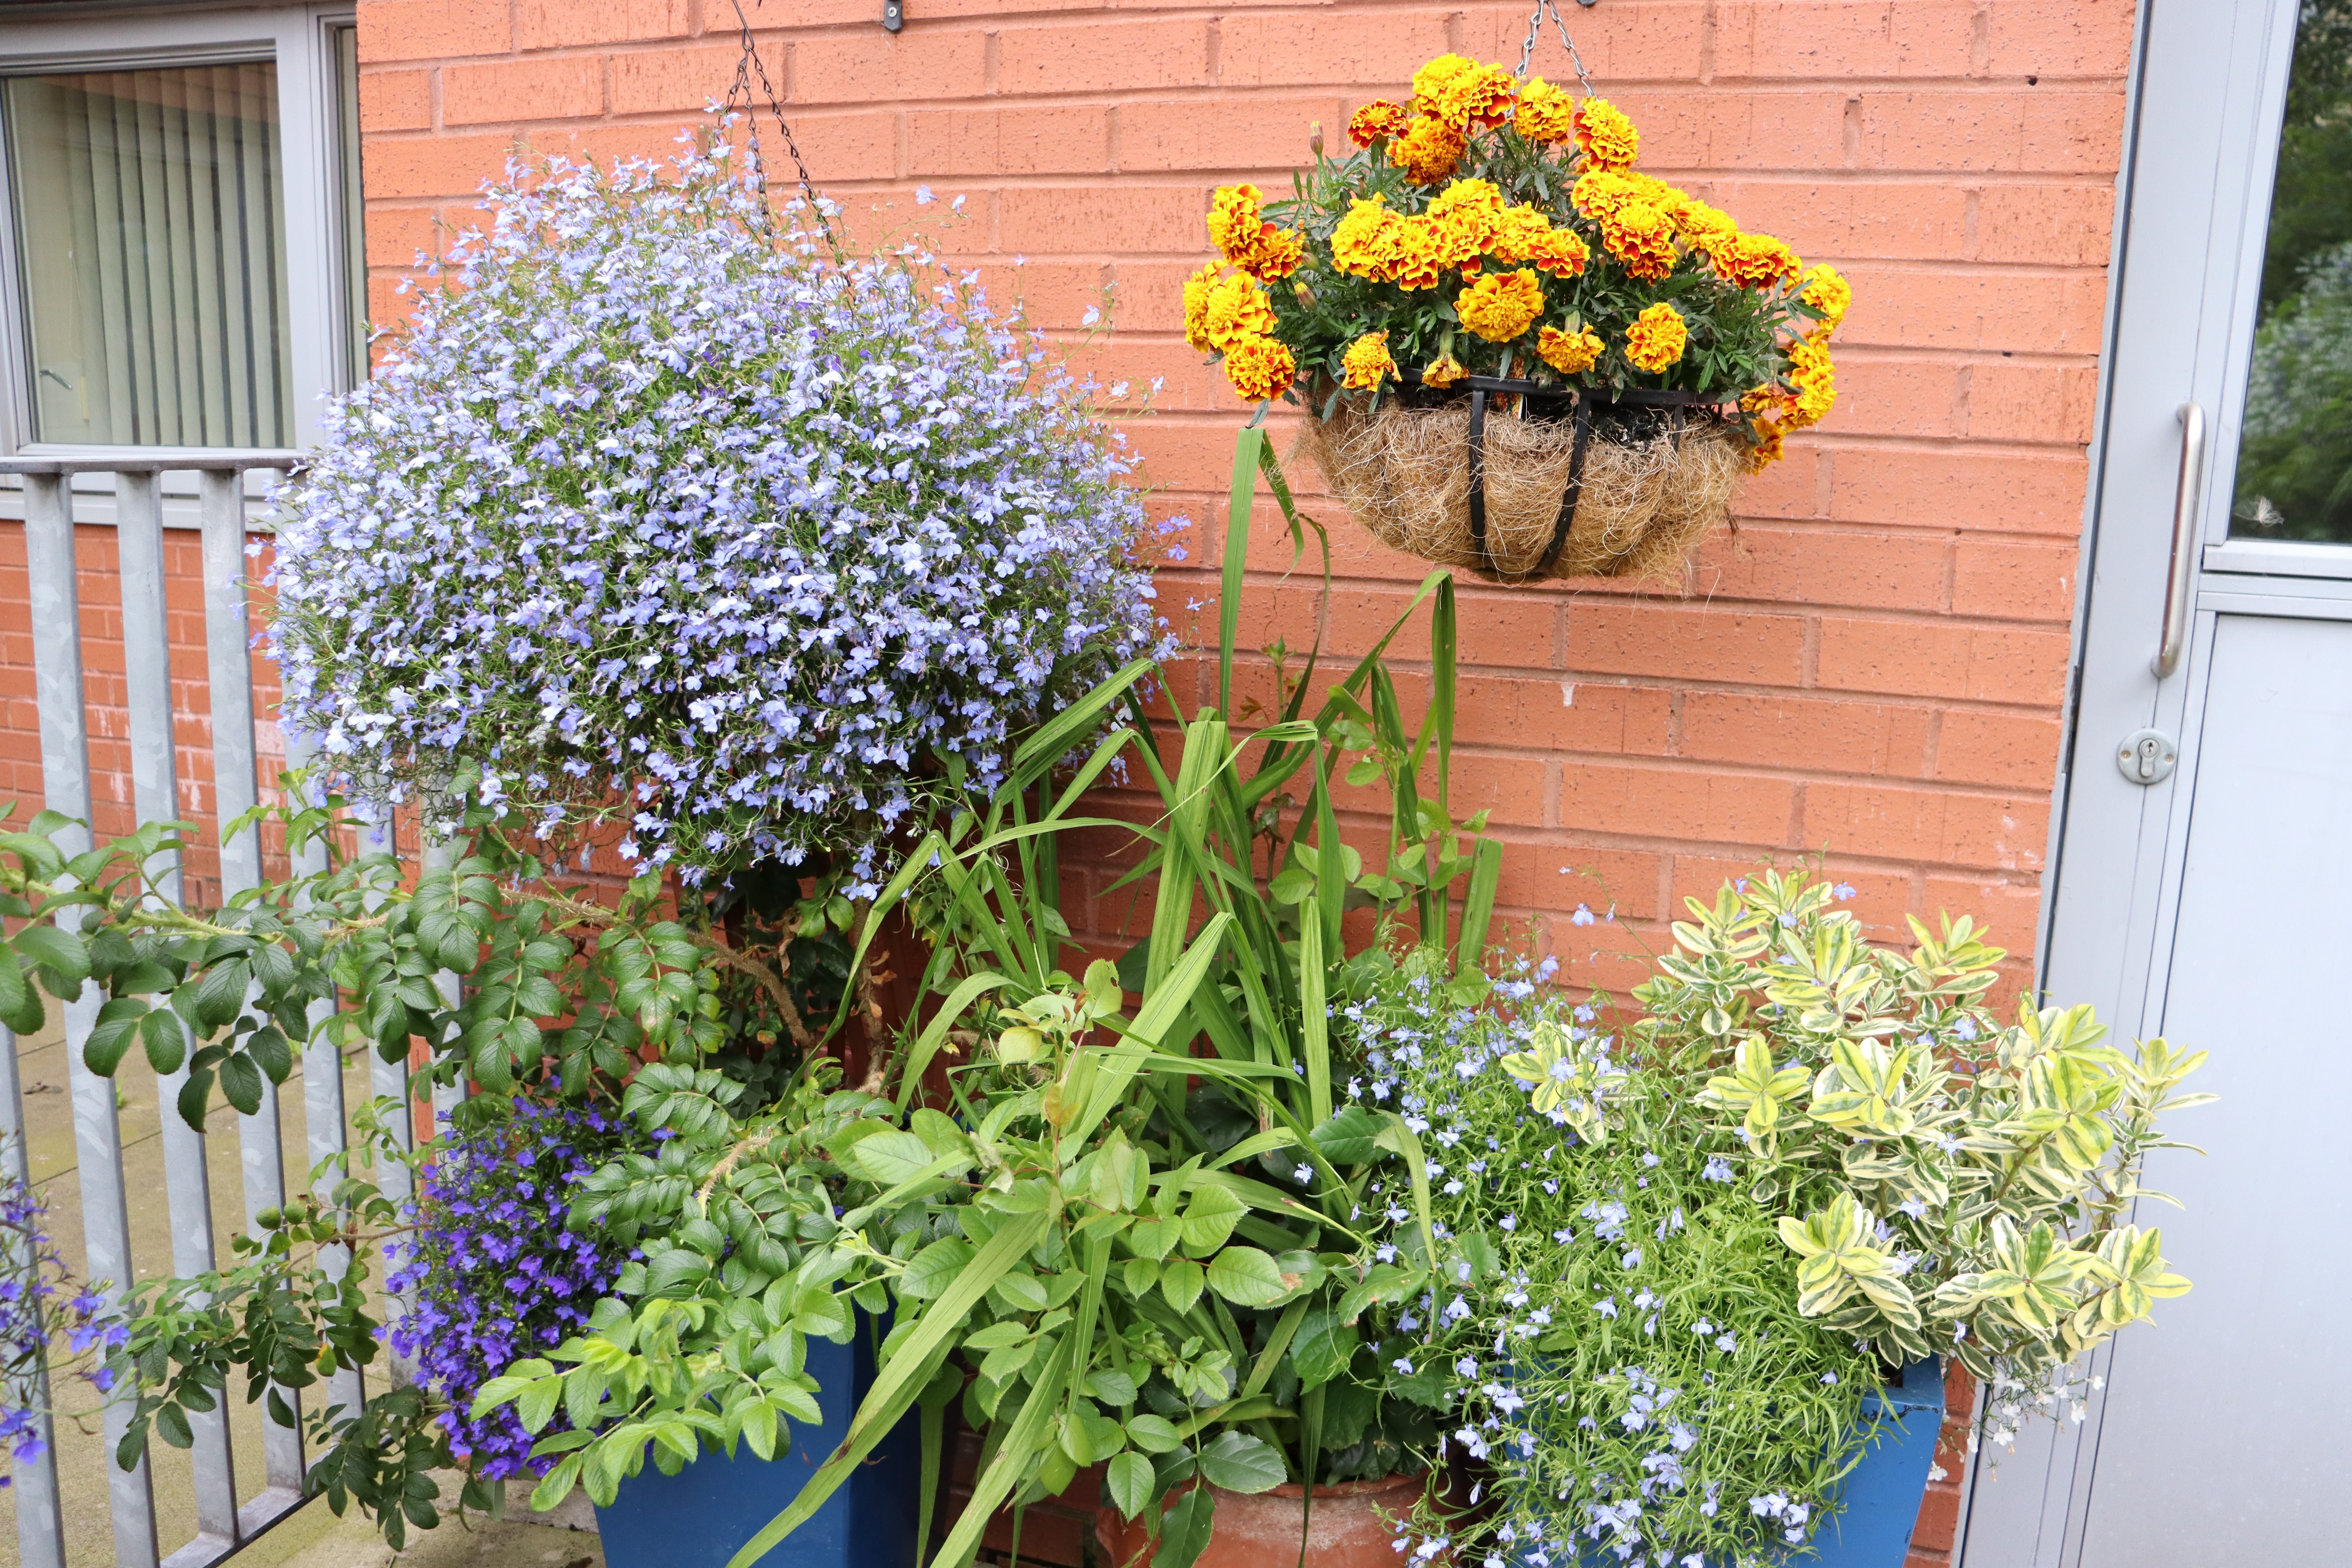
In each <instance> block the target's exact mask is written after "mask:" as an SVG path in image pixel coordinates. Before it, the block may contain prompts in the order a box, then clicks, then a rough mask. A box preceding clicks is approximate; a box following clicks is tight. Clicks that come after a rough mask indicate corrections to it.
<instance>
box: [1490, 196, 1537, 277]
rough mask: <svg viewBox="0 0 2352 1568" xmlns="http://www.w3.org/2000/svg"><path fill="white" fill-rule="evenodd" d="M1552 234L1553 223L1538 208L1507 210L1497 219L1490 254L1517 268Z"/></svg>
mask: <svg viewBox="0 0 2352 1568" xmlns="http://www.w3.org/2000/svg"><path fill="white" fill-rule="evenodd" d="M1550 232H1551V219H1549V218H1548V217H1546V216H1544V215H1543V214H1541V213H1539V212H1538V211H1537V210H1536V209H1535V208H1533V207H1529V206H1517V207H1505V208H1504V209H1503V210H1502V212H1501V214H1500V215H1498V216H1496V219H1495V234H1494V237H1493V238H1491V239H1489V240H1487V242H1486V254H1488V255H1489V256H1492V257H1493V258H1495V259H1496V260H1497V261H1499V262H1501V263H1503V264H1504V265H1505V266H1507V267H1517V266H1518V265H1519V264H1520V263H1521V262H1523V261H1525V260H1527V259H1528V254H1529V252H1530V250H1531V249H1532V247H1535V246H1537V245H1538V244H1540V243H1541V242H1542V240H1543V237H1544V236H1545V235H1548V234H1549V233H1550Z"/></svg>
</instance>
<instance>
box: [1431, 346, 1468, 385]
mask: <svg viewBox="0 0 2352 1568" xmlns="http://www.w3.org/2000/svg"><path fill="white" fill-rule="evenodd" d="M1468 374H1470V367H1469V366H1468V365H1466V364H1464V363H1462V362H1461V361H1460V360H1458V359H1455V358H1454V356H1453V355H1452V354H1451V353H1444V354H1440V355H1438V356H1437V359H1436V361H1435V363H1432V364H1428V365H1424V366H1423V367H1422V372H1421V384H1422V385H1423V386H1434V387H1438V388H1441V389H1443V388H1444V387H1448V386H1452V385H1453V384H1454V383H1455V382H1457V381H1460V380H1461V379H1462V378H1463V377H1464V376H1465V375H1468Z"/></svg>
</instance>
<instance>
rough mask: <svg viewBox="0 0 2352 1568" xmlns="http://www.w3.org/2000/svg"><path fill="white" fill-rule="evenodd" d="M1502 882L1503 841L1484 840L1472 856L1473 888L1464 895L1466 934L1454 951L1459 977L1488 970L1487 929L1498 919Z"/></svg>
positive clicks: (1480, 841)
mask: <svg viewBox="0 0 2352 1568" xmlns="http://www.w3.org/2000/svg"><path fill="white" fill-rule="evenodd" d="M1502 879H1503V845H1502V841H1501V840H1500V839H1495V838H1481V839H1480V840H1478V847H1477V848H1476V849H1475V851H1474V852H1473V854H1472V858H1471V862H1470V887H1469V889H1468V890H1467V891H1466V892H1465V893H1464V894H1463V896H1462V935H1461V939H1460V941H1459V942H1457V943H1456V944H1455V946H1454V973H1456V974H1470V973H1476V972H1477V971H1479V970H1481V969H1483V968H1484V967H1485V964H1486V927H1487V926H1488V925H1489V924H1491V923H1492V922H1493V921H1494V918H1495V895H1496V889H1498V888H1499V887H1500V886H1501V883H1502Z"/></svg>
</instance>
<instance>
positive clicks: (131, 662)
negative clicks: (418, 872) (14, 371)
mask: <svg viewBox="0 0 2352 1568" xmlns="http://www.w3.org/2000/svg"><path fill="white" fill-rule="evenodd" d="M299 461H300V459H299V458H298V457H296V456H293V455H278V454H266V455H239V456H234V457H228V456H223V457H217V458H215V457H212V456H205V455H180V454H172V455H164V456H157V457H137V456H131V455H127V454H126V455H124V456H121V457H107V458H84V457H59V458H5V459H0V474H13V475H17V476H20V477H21V480H22V483H23V486H24V510H25V543H26V565H27V571H28V575H29V579H30V589H31V595H30V596H31V605H32V619H33V626H32V633H33V653H34V665H35V685H36V694H37V704H38V707H39V711H40V751H41V779H42V787H43V794H44V796H45V799H46V804H47V805H48V807H49V808H50V809H52V810H55V811H58V812H61V813H63V814H64V815H65V816H69V817H73V818H76V819H78V820H79V821H81V822H84V823H87V822H89V820H91V816H92V813H91V806H92V799H91V787H90V763H89V719H88V708H87V703H86V701H85V689H84V684H83V675H84V668H83V662H82V646H81V620H80V613H81V608H82V606H81V582H80V579H79V573H78V569H77V563H76V559H75V535H74V529H75V521H74V516H73V495H74V492H73V489H72V486H71V484H70V479H71V477H72V476H75V475H81V474H93V473H110V474H112V475H113V476H114V492H115V518H114V528H115V531H116V549H117V556H118V560H119V562H120V572H121V614H122V642H123V677H124V685H125V693H126V706H127V709H128V721H129V741H130V756H131V769H130V772H131V793H132V797H133V803H134V805H135V807H136V810H137V813H138V817H139V820H140V821H141V822H142V823H147V822H171V821H176V820H180V819H181V818H182V817H183V816H184V813H183V812H182V811H181V809H180V783H181V781H180V779H179V778H178V776H177V772H176V768H175V757H176V754H177V748H176V747H175V744H174V739H175V738H174V733H173V712H172V689H171V661H170V639H169V635H168V626H167V623H166V619H165V606H164V552H163V508H162V500H161V485H160V476H161V475H163V474H164V473H167V472H174V473H176V472H187V471H193V472H194V473H195V474H196V475H197V476H198V481H197V483H198V489H197V515H198V526H199V527H200V528H201V531H202V533H203V542H202V559H203V566H204V618H205V671H206V677H207V684H208V686H209V688H210V700H211V705H212V753H213V773H214V788H215V820H216V821H217V822H218V823H220V824H222V825H224V826H225V825H226V824H227V823H229V822H230V821H232V820H234V819H235V818H236V817H237V816H240V815H242V814H243V813H245V812H246V811H247V810H249V809H251V808H252V807H253V806H254V805H255V804H256V803H257V800H258V799H259V787H258V784H259V781H258V777H257V746H256V738H255V726H254V720H255V713H254V702H253V686H252V677H251V668H250V665H249V662H248V660H249V657H250V654H249V650H250V647H251V628H250V625H249V622H248V617H247V601H246V590H245V576H246V573H247V565H246V553H245V550H246V541H247V511H246V496H245V475H246V474H247V472H248V471H250V470H254V469H277V470H280V471H283V470H286V469H289V468H294V467H296V466H297V465H298V464H299ZM88 847H90V846H89V834H88V832H87V831H86V830H84V829H79V828H77V829H75V830H73V838H72V842H71V843H70V845H69V849H70V851H71V852H77V853H78V852H79V851H80V850H81V849H85V848H88ZM324 855H325V850H324V848H323V847H317V848H313V849H311V850H310V851H309V852H308V858H309V859H310V862H311V863H310V864H309V865H305V864H303V863H302V862H301V861H299V860H298V861H297V862H296V864H295V870H296V871H297V872H298V873H299V872H301V871H305V870H311V869H318V868H322V866H323V863H324ZM261 878H262V861H261V849H260V845H259V843H258V841H257V837H256V836H254V835H252V834H249V833H248V834H246V835H242V836H240V837H239V838H238V839H237V840H236V841H235V842H233V843H224V844H222V845H221V846H220V883H221V897H222V900H223V901H224V902H226V900H229V899H232V898H234V897H235V896H236V894H238V893H240V892H243V891H246V890H247V889H252V888H254V887H256V886H257V885H259V883H260V881H261ZM156 883H157V888H158V890H159V892H161V893H162V894H163V896H165V897H168V898H172V899H174V900H177V899H179V898H180V897H181V896H182V891H183V889H182V868H180V867H178V866H177V865H173V866H172V867H170V868H166V869H165V870H164V871H163V874H162V875H161V876H159V877H158V878H157V879H156ZM331 1006H332V1004H331V1003H323V1002H322V1003H320V1004H317V1007H318V1008H320V1009H322V1010H323V1009H326V1008H330V1007H331ZM98 1008H99V998H98V995H97V992H96V988H95V987H94V986H93V987H89V988H86V989H85V992H84V994H83V996H82V998H81V999H80V1000H79V1001H77V1002H73V1003H70V1004H68V1005H65V1007H64V1009H63V1012H64V1021H65V1051H66V1057H67V1074H68V1087H69V1092H70V1097H71V1104H72V1110H73V1124H74V1145H75V1151H76V1158H77V1164H78V1167H79V1173H80V1182H81V1200H82V1201H81V1210H82V1226H83V1241H84V1245H85V1247H86V1254H85V1256H86V1265H85V1268H84V1274H85V1277H86V1278H88V1279H91V1280H108V1281H111V1282H112V1283H113V1284H114V1285H115V1286H117V1287H118V1288H119V1287H121V1286H122V1285H123V1284H125V1283H126V1282H128V1281H130V1280H131V1279H135V1278H136V1274H135V1272H134V1269H133V1258H132V1256H131V1218H130V1203H129V1194H127V1193H126V1190H125V1177H124V1167H123V1160H122V1152H123V1141H122V1130H121V1121H120V1118H119V1114H118V1110H117V1100H116V1090H115V1085H114V1082H113V1080H112V1079H108V1078H104V1077H101V1076H100V1075H99V1074H97V1073H95V1072H93V1071H91V1070H90V1069H89V1067H88V1066H87V1065H86V1064H85V1063H84V1061H83V1047H84V1046H85V1044H86V1043H87V1042H88V1040H89V1034H90V1030H91V1028H92V1026H93V1025H94V1024H95V1023H96V1021H97V1016H98ZM314 1021H315V1019H314ZM186 1074H187V1068H185V1067H184V1066H183V1067H182V1068H181V1069H180V1070H178V1071H177V1072H175V1073H173V1074H169V1075H165V1076H164V1077H163V1079H161V1081H160V1085H159V1089H160V1094H159V1100H160V1101H161V1105H160V1110H161V1120H162V1140H163V1164H164V1173H165V1185H166V1189H167V1198H168V1204H169V1209H170V1226H171V1258H170V1267H171V1271H172V1272H173V1273H174V1274H177V1275H182V1276H188V1275H194V1274H201V1273H204V1272H206V1271H208V1270H210V1269H211V1268H214V1267H215V1264H216V1262H217V1261H218V1260H219V1256H220V1255H219V1248H218V1247H217V1246H216V1238H215V1236H214V1234H213V1223H212V1205H211V1194H210V1189H209V1179H208V1176H207V1172H206V1163H205V1135H204V1134H203V1133H199V1132H197V1131H195V1130H194V1129H192V1128H190V1127H189V1126H187V1125H186V1123H185V1122H184V1121H181V1119H180V1118H179V1116H178V1115H177V1114H176V1113H175V1111H174V1110H173V1101H174V1099H175V1097H176V1094H177V1091H178V1089H179V1087H180V1085H181V1083H183V1082H184V1081H185V1079H186ZM407 1077H408V1073H407V1068H406V1066H405V1064H403V1063H399V1062H394V1063H385V1062H383V1061H381V1060H375V1061H374V1062H373V1068H372V1079H371V1088H372V1089H373V1091H374V1092H376V1093H378V1094H387V1093H388V1094H394V1095H401V1096H405V1094H406V1090H407ZM19 1079H20V1074H19V1071H18V1067H17V1054H16V1037H14V1035H13V1034H10V1033H8V1032H7V1031H6V1030H5V1029H0V1139H5V1145H6V1148H7V1150H8V1155H7V1157H8V1160H9V1163H10V1165H11V1167H12V1168H11V1169H10V1170H9V1171H8V1172H7V1174H9V1175H13V1176H15V1177H16V1179H18V1180H20V1181H29V1179H30V1174H31V1172H30V1167H29V1161H28V1158H27V1151H26V1139H25V1137H24V1132H25V1110H24V1102H23V1098H22V1085H21V1083H20V1081H19ZM302 1080H303V1093H304V1096H305V1104H304V1110H305V1115H304V1122H305V1125H306V1131H307V1134H308V1139H307V1142H308V1148H307V1153H308V1155H309V1159H310V1163H311V1164H313V1165H315V1164H316V1163H318V1162H320V1161H321V1160H324V1159H326V1158H329V1157H330V1156H331V1155H334V1154H336V1153H338V1152H341V1150H342V1148H343V1147H344V1140H345V1131H344V1129H345V1115H344V1111H345V1107H344V1105H343V1079H342V1062H341V1058H340V1057H339V1055H338V1053H337V1049H336V1047H335V1045H334V1044H333V1042H332V1041H331V1040H327V1039H314V1040H313V1041H312V1042H311V1043H310V1045H309V1046H307V1047H306V1048H305V1051H304V1054H303V1070H302ZM265 1089H266V1092H265V1094H264V1096H263V1100H262V1104H261V1107H260V1109H259V1110H257V1112H256V1113H254V1114H253V1115H250V1116H239V1117H238V1118H237V1119H236V1120H237V1130H236V1135H237V1140H238V1144H239V1152H240V1155H241V1164H242V1167H243V1171H244V1188H245V1191H244V1199H245V1216H246V1223H247V1226H248V1227H253V1226H254V1219H255V1216H256V1215H257V1214H258V1213H259V1212H260V1211H262V1210H264V1209H268V1208H274V1207H278V1206H279V1205H283V1204H284V1202H285V1199H286V1194H285V1178H284V1171H285V1164H284V1151H283V1135H282V1130H281V1127H280V1123H279V1119H278V1098H277V1092H276V1086H275V1085H268V1084H265ZM400 1121H401V1126H402V1130H403V1131H405V1120H404V1119H400ZM394 1174H395V1175H397V1174H399V1173H394ZM386 1186H387V1190H388V1192H389V1193H390V1195H392V1196H394V1197H395V1198H398V1197H403V1196H404V1195H405V1194H404V1193H403V1192H401V1191H399V1190H397V1187H396V1184H394V1183H389V1182H388V1183H387V1184H386ZM280 1393H281V1396H282V1397H283V1398H284V1399H285V1400H286V1402H287V1404H288V1405H296V1399H295V1395H294V1391H292V1390H290V1389H289V1390H281V1391H280ZM41 1394H42V1400H43V1404H44V1405H46V1398H47V1391H46V1390H42V1391H41ZM359 1395H360V1389H359V1387H358V1385H357V1379H356V1378H355V1377H353V1376H348V1375H347V1376H345V1377H343V1378H341V1379H340V1380H339V1381H338V1382H337V1383H336V1384H332V1385H331V1386H330V1387H329V1389H328V1390H327V1392H326V1401H327V1403H328V1404H330V1405H344V1406H345V1407H346V1408H355V1407H356V1405H357V1403H358V1399H359ZM41 1419H42V1420H43V1423H44V1426H43V1429H42V1431H41V1432H40V1436H41V1438H42V1440H43V1444H44V1452H43V1454H42V1457H40V1458H36V1459H33V1460H31V1461H29V1462H26V1463H20V1464H18V1465H17V1466H16V1472H15V1490H16V1515H17V1534H18V1548H19V1552H20V1557H21V1561H22V1562H23V1563H25V1564H26V1568H64V1563H65V1562H66V1552H67V1543H66V1536H65V1522H64V1518H63V1512H62V1509H61V1506H60V1500H59V1491H58V1469H57V1449H56V1447H55V1442H54V1434H53V1433H52V1432H50V1431H49V1430H48V1429H47V1416H46V1415H44V1416H43V1417H42V1418H41ZM129 1421H130V1411H129V1409H128V1408H127V1407H126V1406H125V1405H121V1403H119V1402H116V1403H111V1404H110V1405H108V1407H107V1414H106V1417H105V1433H106V1446H107V1453H108V1456H109V1493H110V1512H111V1518H112V1526H113V1534H114V1557H115V1562H116V1563H117V1565H118V1568H205V1565H206V1564H210V1563H216V1562H218V1561H220V1560H221V1559H222V1558H224V1557H226V1556H227V1555H228V1554H230V1553H231V1552H234V1551H236V1548H237V1547H238V1545H240V1544H241V1543H242V1542H246V1541H248V1540H250V1539H252V1537H253V1536H254V1535H256V1534H257V1533H258V1532H259V1531H262V1530H264V1529H266V1528H267V1527H268V1525H270V1524H271V1523H274V1522H275V1521H277V1520H278V1519H279V1518H281V1517H283V1516H284V1515H285V1514H286V1513H287V1512H288V1511H289V1510H291V1509H293V1508H294V1507H296V1506H297V1505H298V1504H299V1502H300V1501H301V1500H302V1485H303V1476H304V1458H303V1440H302V1434H301V1432H300V1430H299V1427H298V1428H294V1429H289V1428H286V1427H283V1426H277V1425H276V1424H274V1423H272V1424H269V1425H268V1426H266V1428H265V1436H264V1437H263V1440H262V1443H261V1445H260V1447H261V1453H260V1455H259V1459H260V1463H261V1471H262V1479H263V1480H264V1482H265V1486H264V1488H263V1489H261V1490H260V1491H259V1492H258V1493H257V1495H256V1496H255V1497H253V1498H252V1499H251V1500H249V1501H247V1503H246V1504H245V1505H244V1506H243V1507H239V1505H238V1503H237V1487H236V1463H237V1459H238V1456H237V1455H236V1453H235V1452H234V1451H233V1445H232V1443H231V1439H230V1431H229V1425H228V1410H227V1406H226V1404H224V1405H222V1406H220V1407H218V1408H216V1409H215V1411H213V1412H212V1413H210V1414H209V1415H204V1416H199V1417H193V1418H192V1425H193V1426H194V1436H195V1441H194V1448H193V1451H192V1454H191V1465H192V1470H193V1476H194V1493H195V1499H194V1500H195V1512H196V1535H195V1537H194V1540H191V1541H189V1542H186V1543H185V1544H184V1545H182V1546H180V1547H178V1548H177V1549H176V1550H174V1551H173V1552H170V1553H169V1555H168V1556H166V1555H163V1553H162V1552H161V1550H160V1546H159V1542H158V1541H157V1532H156V1510H155V1501H154V1491H153V1484H152V1478H151V1476H150V1474H149V1471H148V1467H147V1465H146V1463H145V1462H144V1461H143V1460H142V1462H141V1464H140V1465H139V1466H138V1467H137V1468H133V1469H130V1470H122V1469H120V1468H114V1467H113V1466H112V1464H111V1456H112V1453H113V1451H114V1447H115V1446H116V1445H117V1444H118V1443H119V1442H120V1441H121V1438H122V1436H123V1434H124V1432H125V1431H126V1430H127V1429H128V1426H129ZM250 1462H251V1457H250V1456H247V1463H250Z"/></svg>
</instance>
